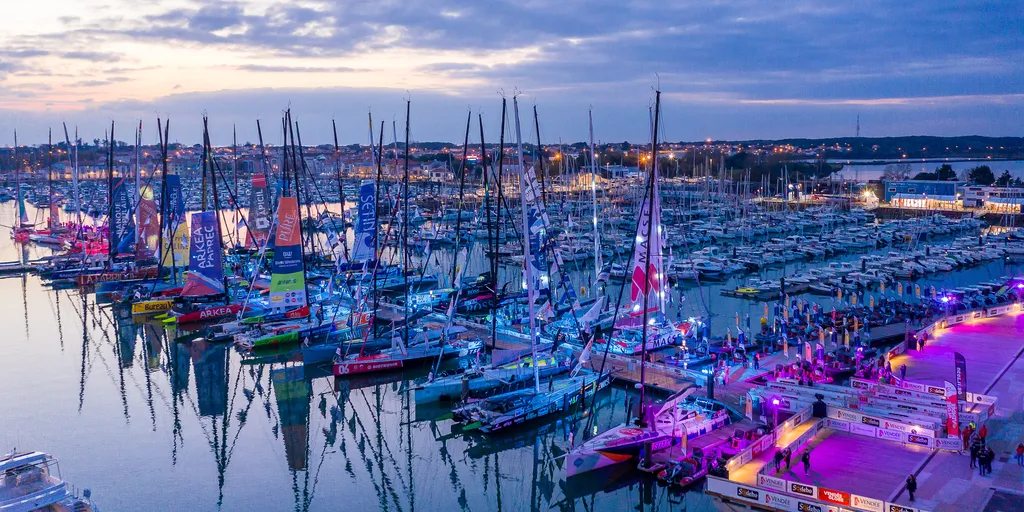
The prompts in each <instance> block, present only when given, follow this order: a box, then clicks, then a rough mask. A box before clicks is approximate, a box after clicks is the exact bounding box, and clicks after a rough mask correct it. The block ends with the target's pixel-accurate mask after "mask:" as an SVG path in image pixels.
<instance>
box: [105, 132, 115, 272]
mask: <svg viewBox="0 0 1024 512" xmlns="http://www.w3.org/2000/svg"><path fill="white" fill-rule="evenodd" d="M107 147H108V149H109V151H108V155H107V250H108V251H109V253H110V265H111V266H113V265H114V255H115V254H116V253H117V248H116V247H115V246H114V122H113V121H111V122H110V138H109V139H108V140H107Z"/></svg>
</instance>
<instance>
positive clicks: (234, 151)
mask: <svg viewBox="0 0 1024 512" xmlns="http://www.w3.org/2000/svg"><path fill="white" fill-rule="evenodd" d="M231 181H233V182H234V183H233V184H232V187H233V188H234V191H235V192H234V193H235V195H236V196H241V194H239V192H238V127H236V126H235V125H234V124H232V125H231ZM238 207H239V205H237V204H236V205H235V215H234V217H235V220H234V226H235V240H236V241H237V242H238V245H242V244H243V242H242V237H241V235H240V234H239V233H238ZM250 207H251V205H250Z"/></svg>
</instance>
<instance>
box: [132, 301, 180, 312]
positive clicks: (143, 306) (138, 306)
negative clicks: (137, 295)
mask: <svg viewBox="0 0 1024 512" xmlns="http://www.w3.org/2000/svg"><path fill="white" fill-rule="evenodd" d="M173 306H174V301H172V300H147V301H143V302H136V303H134V304H132V314H133V315H152V314H156V313H163V312H164V311H169V310H170V309H171V307H173Z"/></svg>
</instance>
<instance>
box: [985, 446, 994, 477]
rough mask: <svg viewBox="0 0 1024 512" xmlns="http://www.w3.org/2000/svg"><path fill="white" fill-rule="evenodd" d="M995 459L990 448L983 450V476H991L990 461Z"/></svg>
mask: <svg viewBox="0 0 1024 512" xmlns="http://www.w3.org/2000/svg"><path fill="white" fill-rule="evenodd" d="M995 459H996V452H994V451H992V447H991V446H989V447H988V448H985V474H986V475H991V474H992V461H993V460H995Z"/></svg>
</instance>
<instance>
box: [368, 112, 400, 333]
mask: <svg viewBox="0 0 1024 512" xmlns="http://www.w3.org/2000/svg"><path fill="white" fill-rule="evenodd" d="M377 136H378V137H379V139H378V140H379V142H378V143H377V183H376V184H375V185H374V187H373V204H374V208H377V210H375V211H374V212H373V233H374V237H373V239H374V247H373V268H374V271H373V314H374V315H376V314H377V306H379V305H380V296H379V295H378V294H377V269H378V268H380V253H381V251H380V241H379V240H377V238H378V236H377V235H379V234H380V215H378V213H379V212H380V188H381V186H383V184H384V121H381V122H380V133H378V134H377ZM395 144H396V145H397V141H396V143H395ZM395 149H396V151H397V149H398V148H397V147H396V148H395ZM396 154H397V152H396ZM388 214H389V215H390V216H391V219H392V220H394V218H395V215H394V213H393V212H392V211H391V205H390V204H389V205H388ZM390 222H391V221H388V223H389V225H388V232H390V231H391V225H390ZM384 275H385V276H387V275H388V272H387V270H385V271H384Z"/></svg>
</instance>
